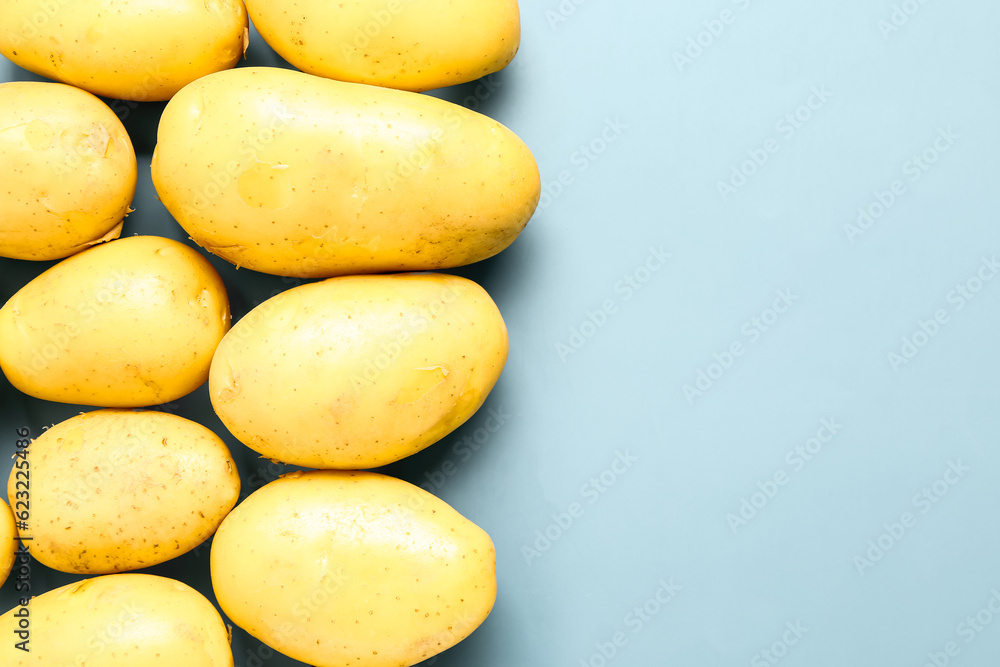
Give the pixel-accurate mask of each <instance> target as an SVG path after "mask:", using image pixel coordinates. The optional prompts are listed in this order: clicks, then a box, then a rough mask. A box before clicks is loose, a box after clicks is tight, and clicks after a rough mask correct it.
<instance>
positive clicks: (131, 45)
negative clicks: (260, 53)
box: [0, 0, 249, 101]
mask: <svg viewBox="0 0 1000 667" xmlns="http://www.w3.org/2000/svg"><path fill="white" fill-rule="evenodd" d="M247 30H248V23H247V13H246V8H245V7H244V5H243V2H242V1H241V0H170V1H169V2H168V1H166V0H89V1H88V2H78V1H76V0H48V1H47V2H39V1H38V0H4V1H3V2H0V53H2V54H3V55H4V56H6V57H7V58H9V59H10V60H11V61H13V62H14V64H16V65H19V66H21V67H23V68H24V69H26V70H29V71H32V72H34V73H35V74H40V75H42V76H45V77H48V78H50V79H55V80H56V81H62V82H63V83H68V84H71V85H73V86H78V87H80V88H83V89H84V90H88V91H90V92H92V93H94V94H95V95H102V96H105V97H116V98H119V99H125V100H139V101H157V100H168V99H170V97H171V96H172V95H173V94H174V93H176V92H177V91H178V90H180V89H181V88H182V87H183V86H184V85H186V84H188V83H190V82H191V81H194V80H195V79H197V78H199V77H202V76H205V75H206V74H210V73H212V72H218V71H219V70H223V69H229V68H230V67H233V66H235V65H236V63H237V62H238V61H239V59H240V57H241V56H242V55H243V52H244V51H245V50H246V45H247V40H248V35H249V33H248V31H247Z"/></svg>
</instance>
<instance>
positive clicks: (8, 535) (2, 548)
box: [0, 500, 18, 585]
mask: <svg viewBox="0 0 1000 667" xmlns="http://www.w3.org/2000/svg"><path fill="white" fill-rule="evenodd" d="M17 546H18V542H17V528H16V527H15V525H14V513H13V512H12V511H11V509H10V507H9V506H8V505H7V503H5V502H4V501H2V500H0V585H2V584H3V582H5V581H7V576H8V575H9V574H10V570H11V568H12V567H14V556H15V555H16V554H17Z"/></svg>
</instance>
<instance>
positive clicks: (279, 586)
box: [211, 470, 496, 667]
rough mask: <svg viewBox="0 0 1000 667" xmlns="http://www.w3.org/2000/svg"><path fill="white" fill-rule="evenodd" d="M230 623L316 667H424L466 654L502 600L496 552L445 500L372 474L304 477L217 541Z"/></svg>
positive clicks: (257, 505) (280, 482) (249, 508)
mask: <svg viewBox="0 0 1000 667" xmlns="http://www.w3.org/2000/svg"><path fill="white" fill-rule="evenodd" d="M211 561H212V563H211V565H212V587H213V589H214V591H215V595H216V598H217V599H218V601H219V606H221V607H222V610H223V611H224V612H225V613H226V615H227V616H228V617H229V619H230V620H232V621H233V622H234V623H235V624H236V625H238V626H240V627H241V628H243V629H244V630H246V631H247V632H249V633H250V634H251V635H253V636H254V637H257V638H258V639H260V640H261V641H262V642H264V643H265V644H267V645H268V646H270V647H272V648H274V649H276V650H278V651H281V652H282V653H284V654H286V655H288V656H290V657H292V658H295V659H296V660H301V661H302V662H305V663H308V664H310V665H316V666H317V667H342V666H344V665H356V666H357V667H390V666H392V667H400V666H406V665H413V664H416V663H418V662H420V661H421V660H425V659H427V658H429V657H431V656H433V655H436V654H437V653H440V652H441V651H443V650H445V649H447V648H449V647H451V646H453V645H455V644H457V643H458V642H460V641H461V640H462V639H464V638H465V637H467V636H468V635H469V634H471V633H472V631H473V630H475V629H476V628H477V627H479V625H480V624H481V623H482V622H483V621H484V620H485V619H486V617H487V616H488V615H489V613H490V610H491V609H492V608H493V603H494V601H495V599H496V552H495V550H494V547H493V541H492V540H491V539H490V537H489V535H487V534H486V532H485V531H483V530H482V529H481V528H480V527H479V526H477V525H475V524H474V523H472V522H471V521H469V520H468V519H466V518H465V517H463V516H462V515H461V514H459V513H458V512H456V511H455V510H454V509H453V508H451V507H450V506H449V505H448V504H447V503H445V502H444V501H443V500H440V499H438V498H437V497H435V496H433V495H432V494H430V493H428V492H426V491H424V490H423V489H420V488H419V487H416V486H414V485H412V484H410V483H408V482H404V481H402V480H399V479H395V478H392V477H387V476H385V475H379V474H377V473H367V472H346V471H331V470H320V471H312V472H308V473H301V472H295V473H291V474H288V475H285V476H283V477H281V478H279V479H277V480H275V481H274V482H271V483H270V484H267V485H266V486H263V487H261V488H260V489H259V490H257V491H256V492H254V493H253V494H251V495H250V497H249V498H247V499H246V500H245V501H243V502H242V503H241V504H240V505H239V506H237V507H236V509H235V510H233V512H232V513H231V514H230V515H229V516H228V517H226V519H225V520H224V521H223V522H222V525H221V526H220V527H219V531H218V533H216V536H215V539H213V540H212V558H211Z"/></svg>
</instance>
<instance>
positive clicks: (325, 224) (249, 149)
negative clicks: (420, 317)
mask: <svg viewBox="0 0 1000 667" xmlns="http://www.w3.org/2000/svg"><path fill="white" fill-rule="evenodd" d="M152 175H153V184H154V185H155V186H156V191H157V193H158V194H159V196H160V200H161V201H162V202H163V204H164V205H165V206H166V207H167V209H168V210H169V211H170V213H171V214H172V215H173V216H174V218H176V219H177V221H178V222H179V223H180V224H181V226H182V227H183V228H184V229H185V231H187V233H188V234H189V235H190V236H191V238H192V239H193V240H194V241H195V243H197V244H198V245H200V246H202V247H203V248H205V249H206V250H208V251H209V252H212V253H214V254H216V255H218V256H220V257H222V258H223V259H225V260H227V261H229V262H232V263H233V264H236V265H237V266H245V267H247V268H250V269H253V270H255V271H261V272H264V273H271V274H276V275H286V276H300V277H311V278H326V277H330V276H336V275H348V274H358V273H384V272H393V271H411V270H412V271H418V270H432V269H441V268H448V267H455V266H460V265H463V264H469V263H471V262H476V261H479V260H481V259H485V258H487V257H490V256H492V255H495V254H496V253H498V252H500V251H501V250H503V249H504V248H506V247H507V246H509V245H510V244H511V243H512V242H513V241H514V239H515V238H516V237H517V236H518V234H519V233H520V232H521V230H522V229H523V228H524V226H525V225H526V224H527V222H528V219H529V218H530V217H531V215H532V213H533V212H534V210H535V206H536V205H537V204H538V200H539V196H540V192H541V186H540V180H539V175H538V166H537V165H536V164H535V160H534V157H533V156H532V155H531V152H530V151H529V150H528V148H527V146H525V145H524V143H523V142H522V141H521V140H520V139H519V138H518V137H517V136H516V135H515V134H514V133H513V132H511V131H510V130H508V129H507V128H505V127H503V126H502V125H500V124H499V123H497V122H496V121H494V120H492V119H490V118H487V117H486V116H482V115H480V114H477V113H475V112H473V111H469V110H468V109H465V108H464V107H461V106H458V105H455V104H451V103H449V102H445V101H443V100H439V99H437V98H433V97H429V96H426V95H419V94H416V93H408V92H404V91H400V90H390V89H386V88H377V87H375V86H365V85H362V84H356V83H344V82H342V81H332V80H329V79H321V78H319V77H315V76H310V75H308V74H303V73H301V72H293V71H290V70H285V69H276V68H266V67H261V68H250V67H248V68H240V69H235V70H231V71H228V72H220V73H218V74H213V75H210V76H207V77H205V78H203V79H200V80H198V81H196V82H195V83H192V84H191V85H189V86H187V87H186V88H184V90H182V91H181V92H180V93H178V94H177V95H176V96H175V97H174V98H173V99H172V100H171V101H170V103H169V104H167V107H166V109H165V110H164V111H163V115H162V116H161V118H160V125H159V130H158V134H157V144H156V149H155V151H154V154H153V161H152Z"/></svg>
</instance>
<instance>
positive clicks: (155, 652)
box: [0, 574, 233, 667]
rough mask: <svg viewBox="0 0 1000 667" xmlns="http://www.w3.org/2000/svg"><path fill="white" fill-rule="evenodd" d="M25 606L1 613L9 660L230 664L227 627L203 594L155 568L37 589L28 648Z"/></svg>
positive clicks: (58, 666)
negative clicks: (22, 622)
mask: <svg viewBox="0 0 1000 667" xmlns="http://www.w3.org/2000/svg"><path fill="white" fill-rule="evenodd" d="M20 610H22V607H21V606H18V607H15V608H14V609H11V610H10V611H8V612H7V613H6V614H4V615H3V616H0V632H2V633H3V635H4V637H5V638H7V641H3V642H0V665H4V667H29V666H30V667H63V666H64V665H74V666H76V665H87V666H88V667H89V666H91V665H93V666H94V667H96V666H97V665H100V667H178V665H181V666H183V667H233V654H232V651H231V650H230V648H229V637H228V633H227V631H226V626H225V624H224V623H223V621H222V617H221V616H219V612H217V611H216V610H215V607H213V606H212V603H211V602H209V601H208V600H207V599H206V598H205V597H204V596H203V595H202V594H201V593H199V592H198V591H196V590H194V589H193V588H191V587H190V586H188V585H186V584H183V583H181V582H179V581H175V580H173V579H168V578H166V577H159V576H154V575H150V574H108V575H104V576H99V577H93V578H91V579H85V580H83V581H77V582H75V583H72V584H67V585H65V586H62V587H60V588H56V589H54V590H51V591H48V592H46V593H42V594H41V595H36V596H35V597H33V598H31V604H30V612H29V613H30V621H29V622H30V631H29V633H30V634H29V637H28V644H27V647H28V649H29V651H28V652H25V651H22V650H21V649H19V648H16V647H15V642H18V641H21V639H20V638H18V635H17V633H16V630H17V624H18V618H17V617H16V616H15V614H16V613H18V611H20Z"/></svg>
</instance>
